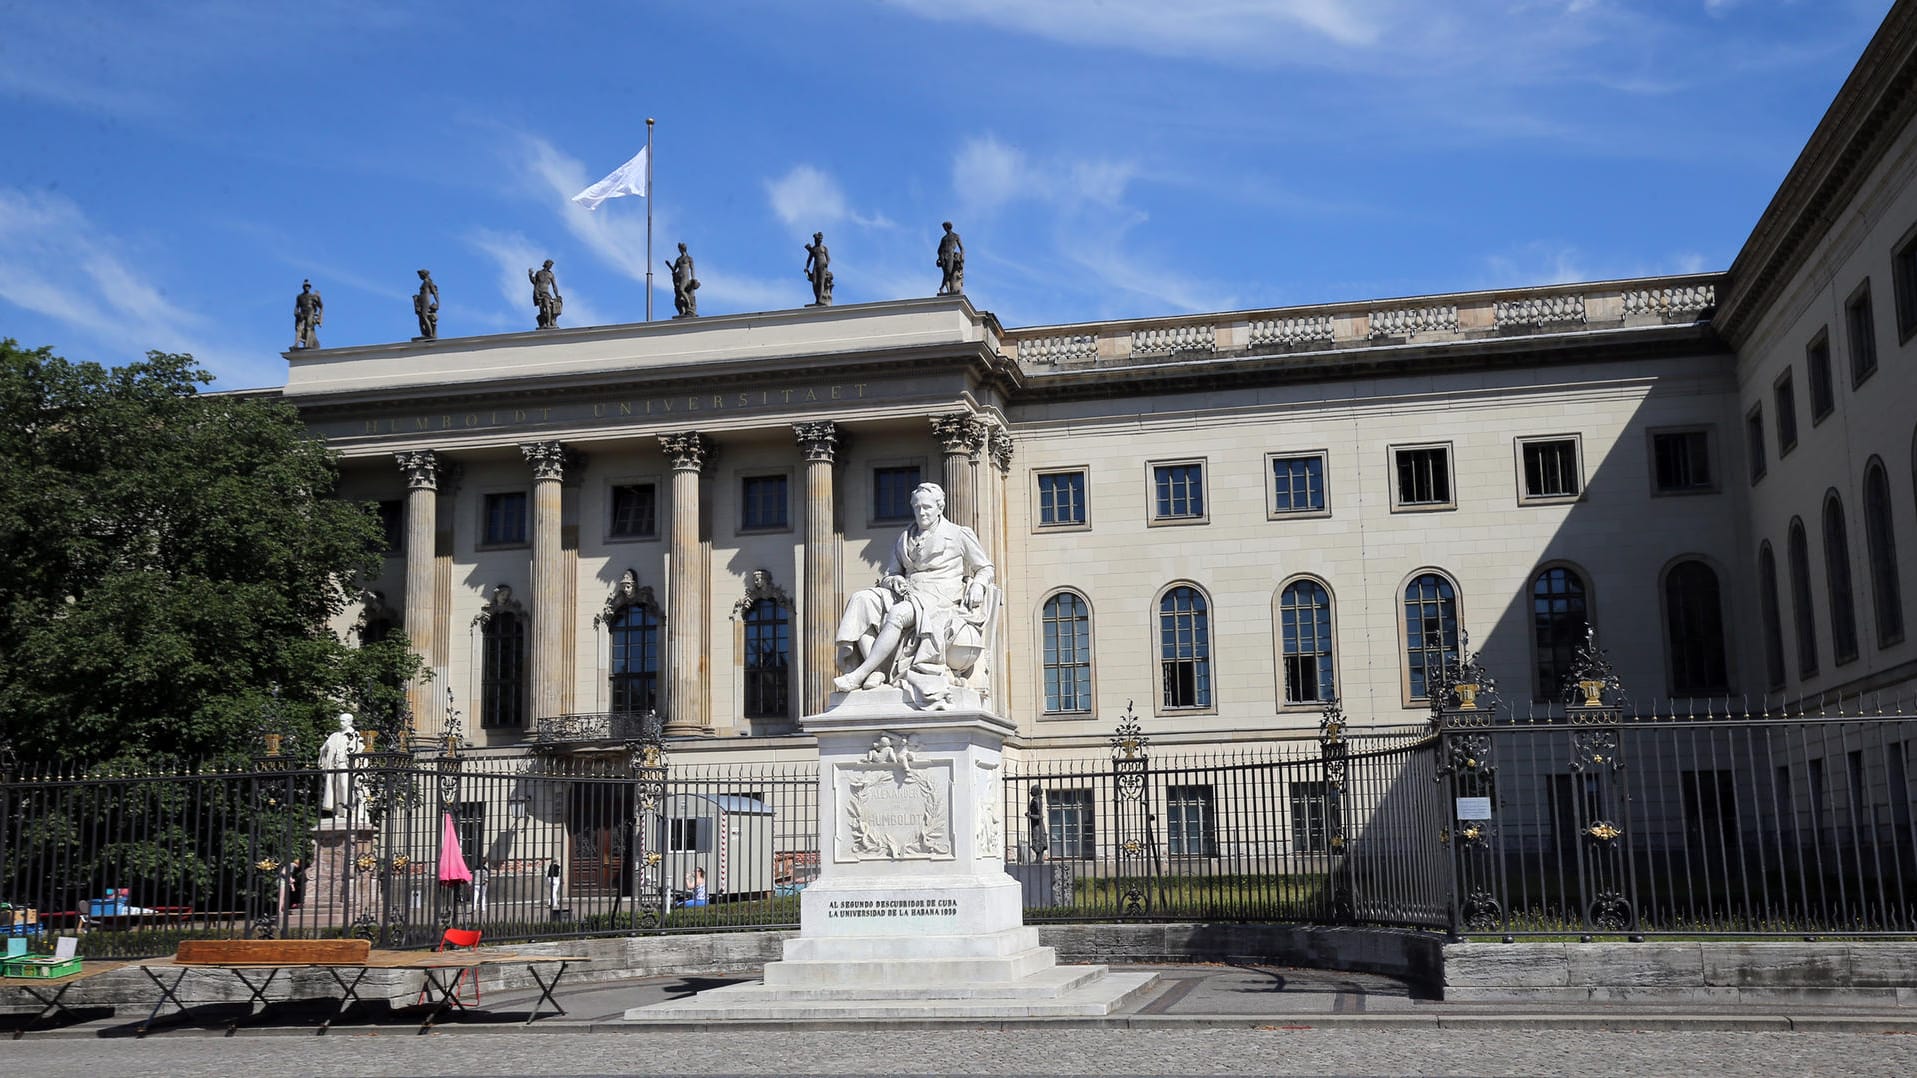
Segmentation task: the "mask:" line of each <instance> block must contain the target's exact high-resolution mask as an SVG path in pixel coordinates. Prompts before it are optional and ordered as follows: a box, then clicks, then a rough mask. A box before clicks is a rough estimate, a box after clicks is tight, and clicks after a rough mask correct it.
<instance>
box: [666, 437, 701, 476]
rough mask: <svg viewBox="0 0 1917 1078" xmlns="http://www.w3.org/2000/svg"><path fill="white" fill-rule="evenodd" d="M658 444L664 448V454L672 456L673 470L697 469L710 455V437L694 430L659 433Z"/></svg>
mask: <svg viewBox="0 0 1917 1078" xmlns="http://www.w3.org/2000/svg"><path fill="white" fill-rule="evenodd" d="M659 445H660V446H661V447H662V448H663V449H665V451H666V456H668V457H671V458H672V468H673V470H674V471H679V472H696V471H699V470H700V469H702V468H704V467H705V465H706V459H707V458H708V457H710V456H711V455H712V439H710V438H707V437H706V436H705V435H703V434H700V433H699V432H698V431H696V430H688V431H681V432H679V433H678V434H661V435H660V436H659Z"/></svg>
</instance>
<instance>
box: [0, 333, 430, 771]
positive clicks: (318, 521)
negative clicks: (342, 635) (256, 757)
mask: <svg viewBox="0 0 1917 1078" xmlns="http://www.w3.org/2000/svg"><path fill="white" fill-rule="evenodd" d="M211 380H212V379H211V376H210V375H208V374H207V373H206V372H204V371H203V370H201V369H200V368H199V367H198V365H197V364H196V363H195V362H194V360H193V359H192V357H190V356H184V355H168V354H165V353H161V352H150V353H148V355H147V358H146V360H145V361H144V362H137V363H131V364H128V365H127V366H124V367H117V368H113V369H111V370H109V369H107V368H104V367H101V366H100V365H98V364H95V363H70V362H68V361H66V360H64V359H62V358H60V357H58V356H55V355H53V354H52V352H51V351H50V350H48V349H45V348H41V349H36V350H24V349H22V348H20V347H19V346H18V345H17V344H16V343H15V342H14V341H12V340H10V339H8V340H0V551H3V552H4V555H5V556H4V558H3V559H0V565H3V566H4V569H0V723H4V724H5V725H4V728H0V733H4V735H5V737H6V738H7V739H8V740H11V742H12V743H13V746H14V748H15V751H16V752H17V753H18V754H19V755H20V756H21V757H22V758H23V759H25V760H46V761H66V762H69V763H86V762H93V761H101V760H109V759H117V760H144V761H153V760H157V759H159V758H162V757H169V756H171V757H180V758H189V759H198V758H208V757H217V756H221V755H227V754H235V753H239V754H244V753H249V752H252V751H255V749H256V747H257V744H258V741H257V735H258V734H260V733H261V732H263V725H264V724H265V723H266V722H267V721H268V716H272V718H271V721H272V722H273V723H274V724H275V725H277V726H278V727H279V728H280V729H281V730H282V731H283V732H285V733H288V734H291V735H293V738H294V740H293V746H294V748H293V749H292V751H295V752H299V753H300V754H301V755H304V754H305V752H306V751H311V750H314V749H316V748H317V745H318V740H319V737H320V736H321V731H322V730H323V729H325V728H326V727H328V726H330V725H331V724H330V722H328V721H327V716H328V715H329V714H330V713H332V712H334V711H335V710H337V708H338V706H340V705H341V704H342V703H344V704H348V705H350V706H355V707H358V706H360V704H361V697H362V696H363V695H364V694H366V693H367V692H368V691H369V687H375V688H372V689H371V691H372V692H373V693H374V694H375V695H378V696H379V697H381V699H380V700H378V701H366V703H367V704H370V705H372V706H374V707H380V706H390V704H391V700H392V698H393V693H394V689H393V686H395V685H397V684H400V683H403V682H404V681H405V679H407V678H409V677H413V676H417V674H418V661H417V659H416V658H415V657H414V656H413V655H412V654H411V652H410V651H409V650H408V649H407V647H406V644H405V641H404V640H403V639H389V640H387V641H385V642H382V643H379V644H375V645H372V646H369V647H366V648H355V647H351V646H348V645H347V644H346V643H345V642H343V641H341V640H339V639H338V638H337V637H336V636H335V635H334V634H333V632H332V631H330V630H329V629H328V627H327V624H328V621H329V620H330V619H332V618H333V617H335V616H336V615H338V614H340V613H341V612H342V611H343V610H344V609H345V608H346V604H347V602H348V599H349V596H350V595H353V594H356V593H357V584H356V582H357V581H360V580H364V579H369V578H370V574H371V573H372V572H374V571H375V570H376V569H377V566H378V562H379V558H380V551H381V547H382V545H383V544H382V532H381V529H380V525H379V522H378V518H377V515H376V513H375V512H374V511H373V507H372V506H371V505H370V504H368V503H354V502H347V501H341V500H339V499H337V498H335V497H334V496H333V491H334V487H335V484H336V481H337V477H338V471H337V467H336V465H335V461H334V458H333V456H332V454H331V452H330V451H329V450H328V449H327V448H326V446H325V445H324V444H322V443H321V442H319V441H317V440H315V439H313V438H311V437H310V436H309V435H308V434H307V433H306V430H305V428H304V427H303V426H302V425H301V423H300V419H299V416H298V413H297V412H296V411H295V410H294V409H293V408H292V407H291V406H289V405H287V404H285V403H283V402H281V401H279V400H278V399H276V398H273V397H269V396H264V395H252V394H242V393H234V394H211V395H202V394H201V393H200V391H199V388H200V387H201V386H202V385H205V384H207V383H208V382H210V381H211Z"/></svg>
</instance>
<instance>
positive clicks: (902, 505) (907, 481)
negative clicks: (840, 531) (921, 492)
mask: <svg viewBox="0 0 1917 1078" xmlns="http://www.w3.org/2000/svg"><path fill="white" fill-rule="evenodd" d="M919 483H920V478H919V466H918V465H916V464H902V465H898V466H895V467H886V468H874V469H872V522H873V523H874V524H886V523H891V522H895V521H900V520H911V519H912V491H913V489H914V488H916V487H917V486H918V485H919Z"/></svg>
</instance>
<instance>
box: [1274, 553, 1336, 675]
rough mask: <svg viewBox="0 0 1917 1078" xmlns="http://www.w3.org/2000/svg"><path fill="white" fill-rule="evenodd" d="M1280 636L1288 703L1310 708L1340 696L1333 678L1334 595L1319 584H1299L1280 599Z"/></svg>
mask: <svg viewBox="0 0 1917 1078" xmlns="http://www.w3.org/2000/svg"><path fill="white" fill-rule="evenodd" d="M1278 621H1279V636H1280V638H1281V640H1282V642H1283V643H1282V646H1283V648H1284V660H1285V703H1287V704H1308V703H1321V702H1323V701H1326V700H1334V699H1336V698H1337V696H1338V689H1337V685H1336V683H1335V682H1334V680H1333V676H1332V646H1331V592H1330V591H1328V590H1326V588H1325V586H1324V585H1323V584H1320V583H1319V582H1317V581H1316V580H1299V581H1296V582H1295V583H1292V584H1289V585H1287V586H1286V587H1285V590H1284V591H1282V592H1280V593H1279V595H1278Z"/></svg>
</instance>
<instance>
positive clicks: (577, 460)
mask: <svg viewBox="0 0 1917 1078" xmlns="http://www.w3.org/2000/svg"><path fill="white" fill-rule="evenodd" d="M519 451H520V452H521V453H524V454H526V463H528V464H530V465H532V469H533V478H534V479H558V480H562V481H563V480H564V479H565V478H566V470H567V469H571V470H572V471H573V472H574V473H575V474H574V476H573V478H575V479H576V478H578V475H577V473H578V472H579V471H581V470H583V469H584V468H585V466H586V458H584V457H582V456H580V455H579V454H578V453H575V452H573V451H572V450H571V449H568V448H567V447H566V445H565V444H564V443H563V442H521V443H520V444H519Z"/></svg>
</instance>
